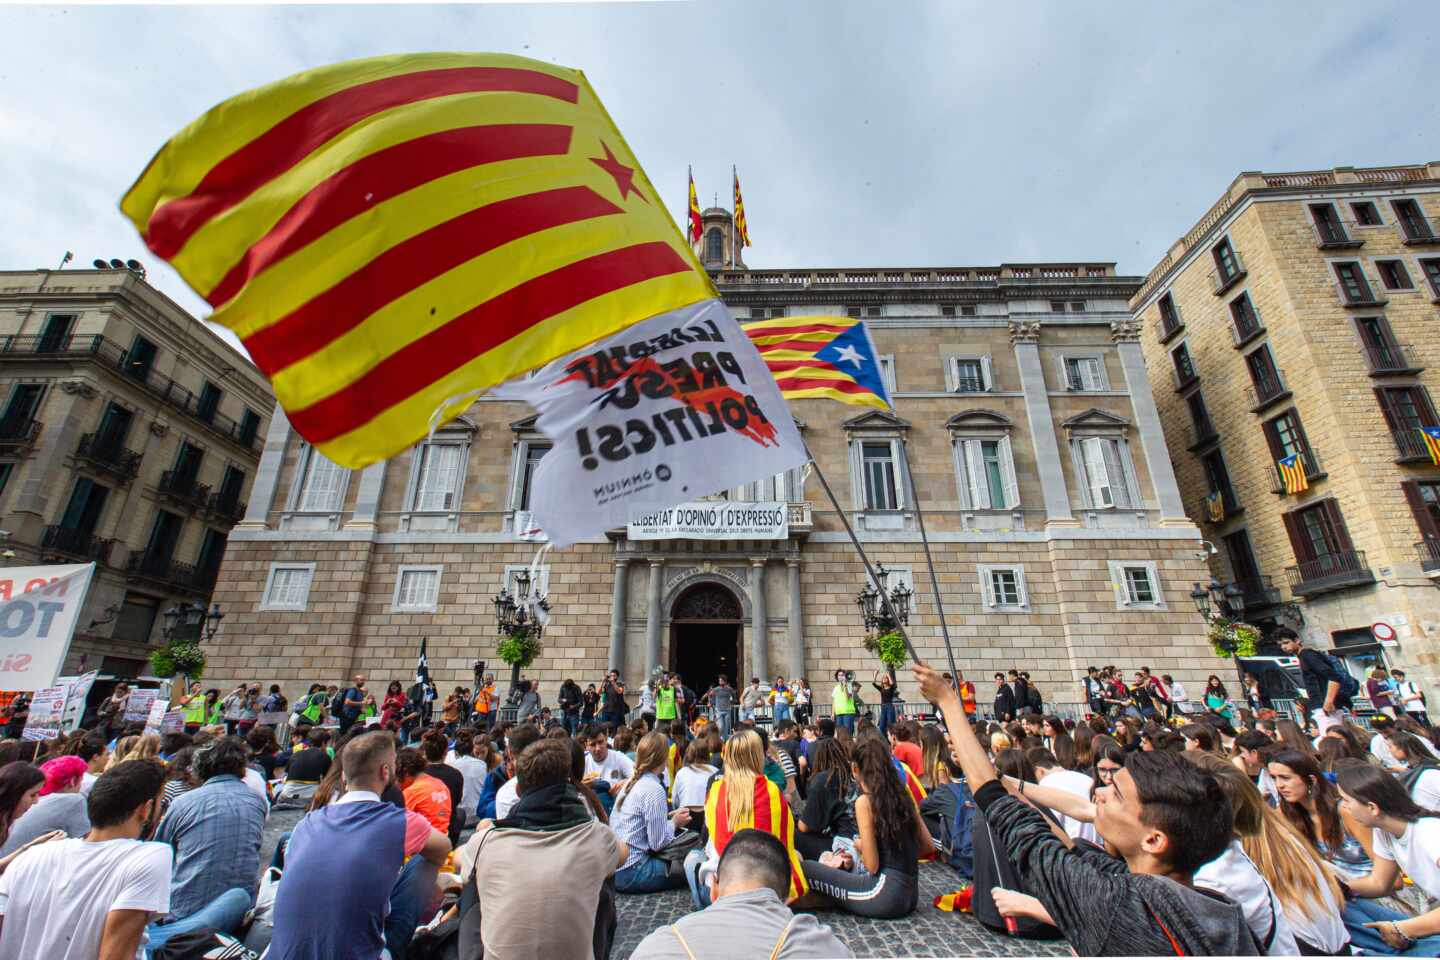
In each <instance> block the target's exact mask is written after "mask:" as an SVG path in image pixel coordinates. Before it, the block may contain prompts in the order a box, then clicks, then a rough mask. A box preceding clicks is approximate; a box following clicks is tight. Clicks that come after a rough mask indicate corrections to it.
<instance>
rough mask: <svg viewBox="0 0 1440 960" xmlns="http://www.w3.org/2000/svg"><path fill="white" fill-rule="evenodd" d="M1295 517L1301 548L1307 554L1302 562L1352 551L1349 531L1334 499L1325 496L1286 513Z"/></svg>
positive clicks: (1288, 516)
mask: <svg viewBox="0 0 1440 960" xmlns="http://www.w3.org/2000/svg"><path fill="white" fill-rule="evenodd" d="M1287 518H1293V519H1294V522H1295V526H1296V529H1297V531H1298V533H1299V548H1300V552H1301V553H1302V554H1303V555H1304V556H1303V557H1298V556H1297V558H1296V559H1297V560H1300V562H1301V563H1305V562H1306V561H1315V560H1324V559H1326V558H1328V557H1333V556H1336V555H1337V554H1345V553H1348V552H1349V551H1350V535H1349V533H1348V532H1347V531H1346V528H1345V522H1344V520H1343V518H1341V516H1340V507H1339V505H1338V504H1336V502H1335V501H1334V500H1323V501H1321V502H1320V503H1317V504H1315V505H1314V506H1312V507H1306V508H1305V509H1303V510H1297V511H1296V512H1295V513H1293V514H1287Z"/></svg>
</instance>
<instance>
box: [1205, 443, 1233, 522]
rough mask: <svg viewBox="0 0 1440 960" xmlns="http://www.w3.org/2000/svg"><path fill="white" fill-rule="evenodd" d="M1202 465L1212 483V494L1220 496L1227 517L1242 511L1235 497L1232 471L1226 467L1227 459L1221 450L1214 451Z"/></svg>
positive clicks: (1206, 457)
mask: <svg viewBox="0 0 1440 960" xmlns="http://www.w3.org/2000/svg"><path fill="white" fill-rule="evenodd" d="M1201 463H1202V464H1203V465H1204V467H1205V476H1206V478H1207V479H1208V480H1209V481H1210V492H1212V493H1219V494H1220V501H1221V503H1223V504H1224V506H1225V513H1226V515H1227V516H1228V515H1230V514H1233V513H1235V512H1236V511H1237V510H1239V509H1240V501H1239V499H1238V498H1237V497H1236V496H1235V487H1234V485H1233V484H1232V483H1231V482H1230V471H1229V469H1227V468H1226V466H1225V457H1224V456H1223V455H1222V454H1221V453H1220V451H1219V450H1212V451H1210V452H1209V453H1207V454H1206V455H1205V456H1204V457H1203V458H1202V459H1201Z"/></svg>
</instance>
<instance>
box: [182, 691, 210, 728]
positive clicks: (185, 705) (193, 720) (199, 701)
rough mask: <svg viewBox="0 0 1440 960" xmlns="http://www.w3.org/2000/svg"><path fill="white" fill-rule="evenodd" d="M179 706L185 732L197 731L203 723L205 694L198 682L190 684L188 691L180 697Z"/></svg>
mask: <svg viewBox="0 0 1440 960" xmlns="http://www.w3.org/2000/svg"><path fill="white" fill-rule="evenodd" d="M179 706H180V708H181V709H182V710H183V711H184V713H183V714H182V716H183V717H184V721H185V732H186V733H188V734H191V735H194V734H196V733H199V732H200V728H201V727H203V726H204V725H205V694H204V692H203V688H202V687H201V686H200V684H199V683H192V684H190V692H189V693H188V694H186V695H185V696H182V697H181V698H180V704H179Z"/></svg>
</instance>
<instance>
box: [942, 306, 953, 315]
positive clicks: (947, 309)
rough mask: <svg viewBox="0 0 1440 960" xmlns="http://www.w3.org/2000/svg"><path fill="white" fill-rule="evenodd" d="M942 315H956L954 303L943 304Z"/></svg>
mask: <svg viewBox="0 0 1440 960" xmlns="http://www.w3.org/2000/svg"><path fill="white" fill-rule="evenodd" d="M940 316H942V317H953V316H955V307H954V306H953V305H951V304H943V305H942V306H941V307H940Z"/></svg>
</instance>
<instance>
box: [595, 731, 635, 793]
mask: <svg viewBox="0 0 1440 960" xmlns="http://www.w3.org/2000/svg"><path fill="white" fill-rule="evenodd" d="M586 747H587V749H586V751H585V779H586V780H596V779H599V780H604V781H605V782H606V783H608V784H609V785H610V788H611V789H612V790H613V789H614V788H615V787H617V786H618V785H619V784H620V783H622V782H623V781H625V780H629V779H630V777H631V776H632V775H633V774H634V773H635V761H633V760H631V759H630V758H629V757H627V756H625V754H623V753H621V752H620V751H619V750H612V749H610V741H609V740H608V739H606V737H605V733H604V732H603V731H596V732H595V735H594V736H593V737H591V738H590V742H589V743H587V744H586Z"/></svg>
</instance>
